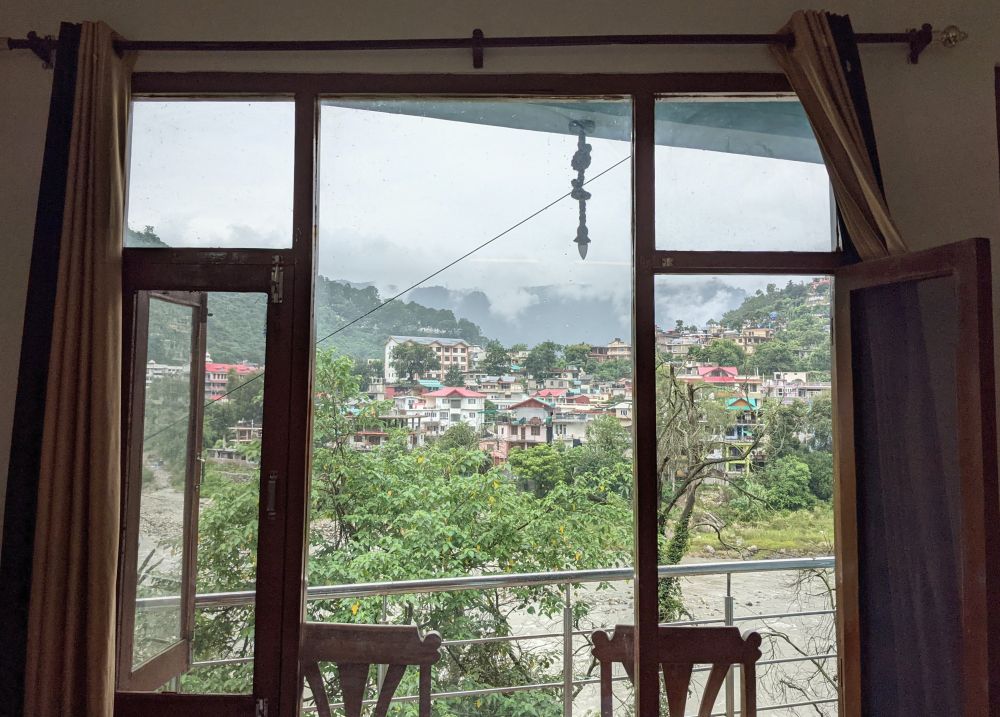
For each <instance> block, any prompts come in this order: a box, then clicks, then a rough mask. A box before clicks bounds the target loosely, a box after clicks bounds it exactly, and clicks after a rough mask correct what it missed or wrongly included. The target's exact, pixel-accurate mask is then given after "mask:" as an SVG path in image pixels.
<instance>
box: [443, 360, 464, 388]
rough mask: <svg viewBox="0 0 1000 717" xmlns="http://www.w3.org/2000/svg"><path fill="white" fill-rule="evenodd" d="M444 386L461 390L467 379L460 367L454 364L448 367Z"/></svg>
mask: <svg viewBox="0 0 1000 717" xmlns="http://www.w3.org/2000/svg"><path fill="white" fill-rule="evenodd" d="M444 385H445V386H458V387H459V388H461V387H462V386H464V385H465V378H464V377H463V376H462V372H461V371H460V370H459V369H458V366H456V365H454V364H452V365H451V366H449V367H448V370H447V371H445V373H444Z"/></svg>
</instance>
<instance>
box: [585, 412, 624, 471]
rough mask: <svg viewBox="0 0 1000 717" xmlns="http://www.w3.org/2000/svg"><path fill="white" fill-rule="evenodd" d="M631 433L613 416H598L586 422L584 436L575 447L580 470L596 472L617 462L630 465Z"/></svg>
mask: <svg viewBox="0 0 1000 717" xmlns="http://www.w3.org/2000/svg"><path fill="white" fill-rule="evenodd" d="M631 451H632V434H631V432H630V431H629V430H628V429H627V428H625V427H623V426H622V424H621V421H619V420H618V419H617V418H615V417H614V416H608V415H604V416H598V417H597V418H595V419H594V420H593V421H591V422H590V423H588V424H587V432H586V438H585V440H584V443H583V445H582V446H580V447H579V448H577V454H576V463H577V467H578V469H579V470H580V471H582V472H586V473H597V472H598V471H600V469H601V468H612V467H614V466H615V465H617V464H619V463H623V462H624V463H628V464H629V465H630V466H631V460H630V453H631Z"/></svg>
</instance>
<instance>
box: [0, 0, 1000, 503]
mask: <svg viewBox="0 0 1000 717" xmlns="http://www.w3.org/2000/svg"><path fill="white" fill-rule="evenodd" d="M890 5H891V6H890ZM802 6H803V3H802V2H801V0H794V1H793V0H772V1H771V2H768V3H752V4H751V3H746V2H745V0H713V1H712V2H704V3H693V2H689V1H687V0H683V1H682V0H660V1H658V2H651V1H650V2H641V3H640V2H631V3H629V2H620V1H612V0H603V1H602V0H576V1H575V2H572V3H570V2H562V3H557V2H538V0H508V1H507V2H503V3H498V2H482V0H438V1H437V2H434V3H430V2H424V3H419V2H400V1H399V0H368V1H367V2H351V3H348V2H343V1H341V2H331V1H330V0H308V1H303V0H300V2H297V3H290V2H289V3H278V2H273V1H270V0H252V1H251V0H239V1H236V0H215V2H211V3H197V4H196V3H165V2H156V1H153V0H132V1H131V2H121V1H117V2H114V1H111V0H91V1H90V2H72V1H70V0H64V1H63V2H59V1H55V0H6V1H5V2H4V3H3V4H2V5H0V36H18V37H23V36H24V35H25V34H26V33H27V32H28V31H29V30H36V31H38V32H39V33H40V34H42V35H45V34H56V33H57V32H58V24H59V21H60V20H68V21H80V20H84V19H101V20H104V21H106V22H108V23H109V24H110V25H111V26H112V27H114V28H115V29H116V30H117V31H118V32H119V33H121V34H122V35H124V36H125V37H129V38H134V39H213V40H214V39H331V38H380V37H382V38H392V37H413V36H424V37H442V36H444V37H447V36H467V35H469V34H470V33H471V31H472V29H473V28H474V27H481V28H483V30H484V31H485V32H486V34H487V35H539V34H567V35H572V34H596V33H675V32H676V33H684V32H691V33H695V32H772V31H774V30H776V29H777V28H778V27H780V26H781V25H782V24H783V23H784V21H785V20H786V19H787V18H788V16H789V15H790V14H791V12H792V11H793V10H794V9H796V8H798V7H802ZM825 6H826V9H829V10H831V11H835V12H847V13H850V15H851V17H852V20H853V22H854V27H855V29H856V30H857V31H860V32H864V31H899V30H903V29H906V28H909V27H915V26H919V25H920V24H921V23H923V22H930V23H931V24H933V25H934V26H935V27H938V28H940V27H944V26H945V25H948V24H952V23H954V24H957V25H959V26H960V27H962V28H963V29H965V30H967V31H968V32H969V34H970V37H969V39H968V40H967V41H966V42H965V43H963V44H962V45H961V46H959V47H958V48H956V49H953V50H946V49H942V48H940V47H932V48H930V49H929V50H928V51H927V52H925V53H924V56H923V57H922V58H921V60H920V64H919V65H917V66H912V65H908V64H907V63H906V62H905V59H904V52H905V51H904V49H903V48H902V47H899V46H865V47H863V48H862V60H863V65H864V71H865V79H866V81H867V84H868V93H869V96H870V98H871V104H872V114H873V117H874V122H875V131H876V134H877V139H878V146H879V153H880V156H881V160H882V168H883V173H884V176H885V182H886V190H887V194H888V198H889V205H890V207H891V209H892V211H893V214H894V216H895V217H896V220H897V222H898V224H899V227H900V229H901V230H902V233H903V236H904V237H905V238H906V240H907V241H908V242H909V244H910V246H911V247H913V248H915V249H920V248H925V247H930V246H934V245H936V244H941V243H945V242H949V241H953V240H957V239H963V238H966V237H971V236H988V237H1000V164H998V157H997V124H996V106H995V95H994V84H993V82H994V81H993V72H994V67H995V65H996V63H997V62H998V61H1000V12H998V11H997V9H996V4H995V2H993V1H992V0H972V1H969V2H962V3H959V2H950V3H949V2H943V1H942V2H933V1H931V0H917V1H914V2H907V3H901V2H900V3H875V2H870V1H864V0H840V1H837V0H831V1H830V2H828V3H825ZM137 69H139V70H154V69H178V70H179V69H189V70H197V69H204V70H207V69H229V70H249V69H252V70H261V71H266V70H277V69H281V70H286V71H307V72H317V71H341V70H343V71H370V72H438V71H440V72H463V73H464V72H473V70H472V69H471V62H470V59H469V55H468V53H467V52H465V51H435V52H422V53H405V52H384V53H351V54H338V55H327V56H321V55H316V54H310V55H297V56H296V55H294V54H283V55H273V54H272V55H259V56H246V55H235V54H230V55H228V56H223V55H214V56H213V55H206V54H199V55H187V56H180V55H176V54H175V55H168V54H149V55H145V56H143V57H142V58H141V59H140V62H139V64H138V66H137ZM774 69H775V68H774V66H773V65H772V64H771V61H770V59H769V57H768V55H767V52H766V51H765V49H764V48H762V47H746V48H741V47H721V48H719V47H671V48H624V49H619V48H600V49H593V48H591V49H586V48H577V49H544V48H539V49H516V50H515V49H512V50H503V51H501V50H488V51H487V53H486V71H487V72H496V73H511V72H539V71H547V72H584V71H586V72H629V71H631V72H661V71H698V70H715V71H719V70H722V71H725V70H737V71H749V70H765V71H773V70H774ZM50 83H51V72H49V71H45V70H42V69H41V68H40V66H39V62H38V61H37V60H36V59H35V57H34V56H33V55H31V54H30V53H27V52H5V51H2V50H0V246H2V250H3V255H2V260H0V306H2V307H3V310H2V311H0V331H2V336H3V340H2V341H0V396H2V400H0V471H3V473H2V475H3V477H4V478H3V479H0V487H2V486H3V485H4V484H5V482H6V481H5V477H6V470H7V459H8V449H9V436H10V427H11V417H12V416H11V414H12V411H13V405H12V404H13V396H14V391H15V386H16V378H17V377H16V373H17V366H18V357H19V349H20V347H19V337H20V334H21V324H22V316H23V310H24V292H25V287H26V281H27V273H28V262H29V258H30V256H29V255H30V246H31V238H32V230H33V226H34V211H35V200H36V193H37V188H38V178H39V172H40V167H41V159H42V148H43V144H44V137H45V118H46V114H47V111H48V94H49V87H50ZM994 267H995V268H1000V246H997V245H996V244H994ZM998 275H1000V272H998ZM994 293H995V294H996V296H997V298H998V304H997V306H998V307H1000V285H997V286H996V288H995V289H994ZM996 316H997V318H998V320H1000V310H997V311H996ZM998 326H1000V321H998ZM0 498H2V496H0Z"/></svg>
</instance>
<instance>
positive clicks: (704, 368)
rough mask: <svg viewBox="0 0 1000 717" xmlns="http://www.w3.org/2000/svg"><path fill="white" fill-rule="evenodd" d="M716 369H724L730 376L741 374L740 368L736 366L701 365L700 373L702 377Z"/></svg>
mask: <svg viewBox="0 0 1000 717" xmlns="http://www.w3.org/2000/svg"><path fill="white" fill-rule="evenodd" d="M716 371H722V372H723V373H725V374H728V375H729V376H730V377H735V376H736V375H737V374H739V370H738V369H737V368H736V367H735V366H699V367H698V375H699V376H701V377H702V378H706V377H707V374H710V373H714V372H716Z"/></svg>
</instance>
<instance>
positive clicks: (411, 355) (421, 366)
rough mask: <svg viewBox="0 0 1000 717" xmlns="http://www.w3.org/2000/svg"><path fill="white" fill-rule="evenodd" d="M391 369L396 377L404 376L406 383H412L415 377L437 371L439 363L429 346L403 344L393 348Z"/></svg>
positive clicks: (439, 366)
mask: <svg viewBox="0 0 1000 717" xmlns="http://www.w3.org/2000/svg"><path fill="white" fill-rule="evenodd" d="M392 367H393V368H394V369H395V370H396V373H397V374H398V375H400V376H406V379H407V380H408V381H413V379H414V377H415V376H418V375H424V374H426V373H427V372H428V371H437V370H439V369H440V368H441V361H440V360H439V359H438V357H437V356H436V355H435V354H434V349H432V348H431V347H430V346H425V345H424V344H415V343H405V344H397V345H396V346H394V347H393V349H392Z"/></svg>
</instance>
